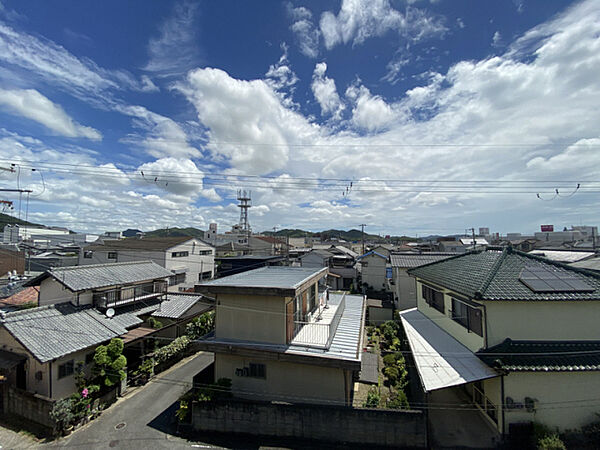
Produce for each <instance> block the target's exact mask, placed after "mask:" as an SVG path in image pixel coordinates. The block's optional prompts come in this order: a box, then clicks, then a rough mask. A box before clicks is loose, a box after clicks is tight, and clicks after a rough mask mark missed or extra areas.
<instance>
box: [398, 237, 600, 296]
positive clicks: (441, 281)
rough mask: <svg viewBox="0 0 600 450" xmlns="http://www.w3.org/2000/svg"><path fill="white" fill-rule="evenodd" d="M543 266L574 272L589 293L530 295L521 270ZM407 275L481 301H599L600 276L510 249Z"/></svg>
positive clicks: (465, 256)
mask: <svg viewBox="0 0 600 450" xmlns="http://www.w3.org/2000/svg"><path fill="white" fill-rule="evenodd" d="M526 266H527V267H539V266H542V267H545V268H548V269H549V270H551V271H552V272H555V273H557V274H558V275H560V274H561V273H565V272H566V273H569V274H573V273H575V274H576V276H577V278H579V279H580V280H581V281H584V282H585V283H587V284H588V285H590V286H591V287H592V288H594V290H593V291H591V292H533V291H532V290H531V289H529V288H528V287H527V286H526V285H525V284H523V283H522V282H521V281H520V280H519V277H520V274H521V270H522V269H523V268H524V267H526ZM408 273H409V274H411V275H413V276H416V277H418V278H421V279H423V280H425V281H429V282H431V283H434V284H437V285H439V286H442V287H444V288H447V289H450V290H453V291H455V292H458V293H460V294H463V295H466V296H468V297H472V298H477V299H481V300H600V276H599V275H595V274H593V273H591V272H588V271H584V270H580V269H576V268H573V267H571V266H568V265H565V264H562V263H559V262H554V261H549V260H547V259H544V258H540V257H536V256H533V255H529V254H527V253H522V252H519V251H516V250H512V249H510V248H505V249H504V250H494V249H488V250H486V251H482V252H474V253H467V254H463V255H459V256H455V257H453V258H449V259H446V260H444V261H439V262H435V263H431V264H427V265H425V266H421V267H417V268H414V269H409V271H408Z"/></svg>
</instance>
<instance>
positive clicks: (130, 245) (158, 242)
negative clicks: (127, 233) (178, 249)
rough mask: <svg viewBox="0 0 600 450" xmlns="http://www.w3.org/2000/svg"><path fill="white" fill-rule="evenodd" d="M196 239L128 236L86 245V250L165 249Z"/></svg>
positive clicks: (187, 237)
mask: <svg viewBox="0 0 600 450" xmlns="http://www.w3.org/2000/svg"><path fill="white" fill-rule="evenodd" d="M192 239H197V238H194V237H192V236H178V237H163V238H152V237H150V238H142V239H138V238H128V239H119V240H107V241H105V243H104V244H93V245H88V246H87V247H86V248H85V249H86V250H153V251H165V250H168V249H170V248H171V247H174V246H176V245H179V244H183V243H184V242H187V241H190V240H192Z"/></svg>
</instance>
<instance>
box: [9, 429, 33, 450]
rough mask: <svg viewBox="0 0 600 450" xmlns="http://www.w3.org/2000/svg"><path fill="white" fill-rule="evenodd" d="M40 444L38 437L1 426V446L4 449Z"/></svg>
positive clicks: (31, 446)
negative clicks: (34, 437)
mask: <svg viewBox="0 0 600 450" xmlns="http://www.w3.org/2000/svg"><path fill="white" fill-rule="evenodd" d="M39 445H40V441H38V440H36V439H33V438H31V437H29V436H27V435H25V434H22V433H17V432H15V431H12V430H9V429H8V428H5V427H2V426H0V448H2V449H7V448H12V449H25V448H37V447H39Z"/></svg>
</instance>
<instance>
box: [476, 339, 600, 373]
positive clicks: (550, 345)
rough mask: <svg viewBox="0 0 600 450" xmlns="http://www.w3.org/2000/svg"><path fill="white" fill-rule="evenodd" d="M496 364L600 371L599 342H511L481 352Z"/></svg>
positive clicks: (528, 368) (526, 368) (515, 367)
mask: <svg viewBox="0 0 600 450" xmlns="http://www.w3.org/2000/svg"><path fill="white" fill-rule="evenodd" d="M478 356H479V357H480V358H481V359H482V360H484V361H485V362H486V363H488V364H489V365H491V366H493V367H498V368H502V369H504V370H509V371H528V372H531V371H533V372H537V371H541V372H573V371H596V370H600V341H512V340H510V339H506V340H505V341H504V342H502V343H501V344H498V345H496V346H494V347H490V348H488V349H486V350H483V351H481V352H479V353H478Z"/></svg>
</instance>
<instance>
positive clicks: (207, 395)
mask: <svg viewBox="0 0 600 450" xmlns="http://www.w3.org/2000/svg"><path fill="white" fill-rule="evenodd" d="M229 397H231V379H230V378H219V379H218V380H217V382H216V383H211V384H209V385H208V386H206V387H202V388H199V389H198V396H197V400H198V401H199V402H212V401H214V400H219V399H222V398H229Z"/></svg>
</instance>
